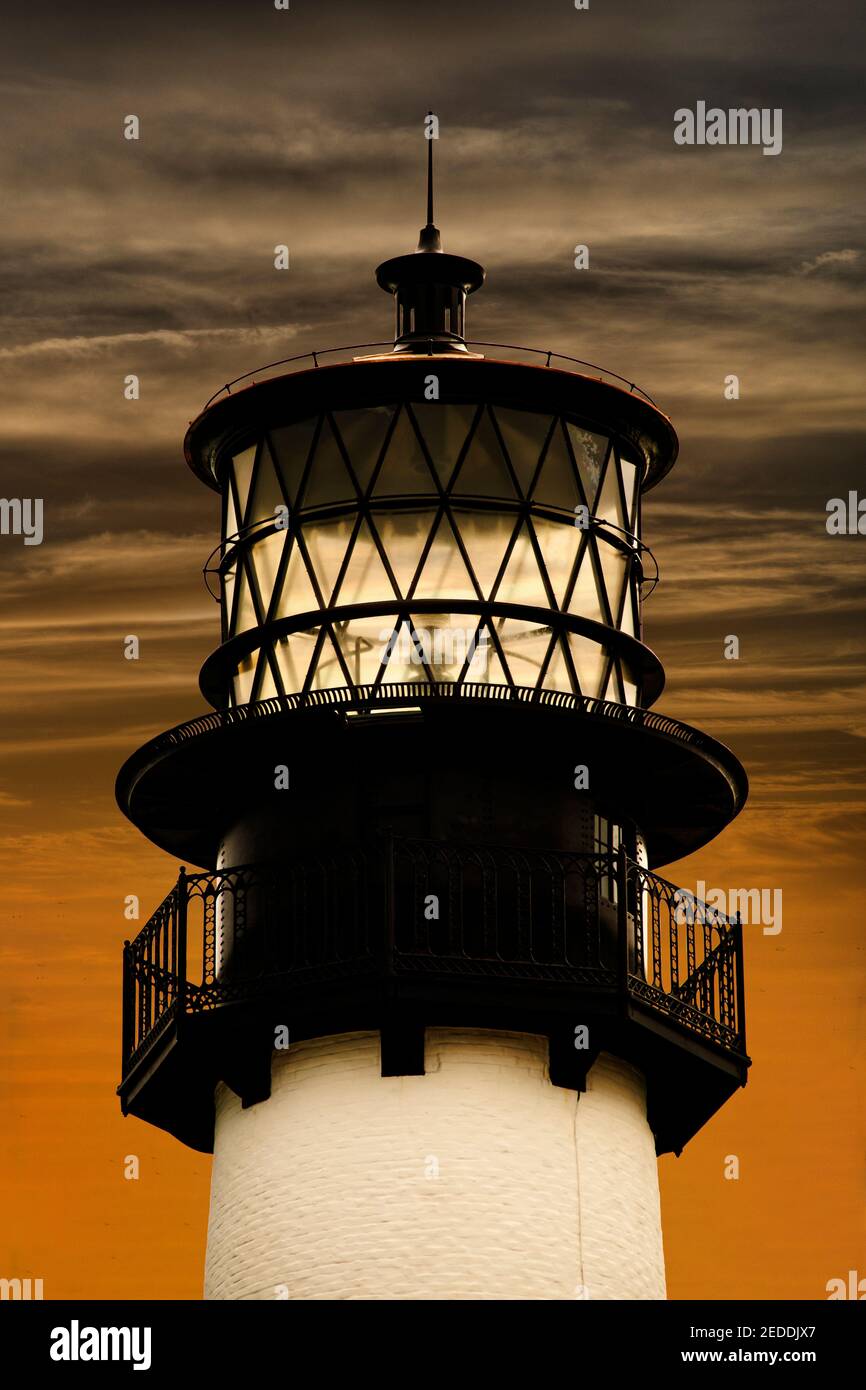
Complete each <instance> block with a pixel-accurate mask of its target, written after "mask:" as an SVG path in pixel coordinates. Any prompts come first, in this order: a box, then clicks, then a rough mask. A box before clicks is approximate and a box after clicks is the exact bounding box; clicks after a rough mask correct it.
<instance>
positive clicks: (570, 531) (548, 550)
mask: <svg viewBox="0 0 866 1390" xmlns="http://www.w3.org/2000/svg"><path fill="white" fill-rule="evenodd" d="M532 524H533V526H534V527H535V534H536V536H537V537H538V544H539V547H540V549H541V553H542V555H543V556H544V564H545V567H546V569H547V577H548V579H549V580H550V583H551V585H552V587H553V592H554V594H555V595H556V600H557V602H558V603H559V604H561V603H562V602H563V600H564V598H565V593H566V589H567V588H568V581H569V580H570V579H571V571H572V567H573V565H574V561H575V557H576V555H577V552H578V549H579V547H580V542H581V540H582V538H583V535H584V532H582V531H581V530H580V528H579V527H578V526H575V525H574V523H573V522H558V521H545V520H544V518H543V517H538V516H534V517H533V518H532Z"/></svg>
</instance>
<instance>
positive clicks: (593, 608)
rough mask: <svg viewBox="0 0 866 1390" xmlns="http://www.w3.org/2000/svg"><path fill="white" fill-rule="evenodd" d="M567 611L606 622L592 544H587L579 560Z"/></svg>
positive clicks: (595, 620)
mask: <svg viewBox="0 0 866 1390" xmlns="http://www.w3.org/2000/svg"><path fill="white" fill-rule="evenodd" d="M568 611H569V613H579V614H580V615H581V617H583V618H592V620H593V622H596V623H606V622H607V617H606V615H605V613H604V610H603V609H602V605H601V599H600V598H599V592H598V580H597V577H596V570H595V564H594V562H593V546H592V544H591V543H589V544H587V546H586V548H585V549H584V552H583V555H582V556H581V560H580V568H579V569H578V571H577V578H576V579H575V581H574V588H573V589H572V591H571V597H570V598H569V600H568Z"/></svg>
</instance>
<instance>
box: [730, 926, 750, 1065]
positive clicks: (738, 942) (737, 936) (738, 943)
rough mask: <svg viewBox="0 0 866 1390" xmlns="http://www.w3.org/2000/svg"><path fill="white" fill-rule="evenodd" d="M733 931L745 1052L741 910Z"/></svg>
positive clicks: (739, 1029)
mask: <svg viewBox="0 0 866 1390" xmlns="http://www.w3.org/2000/svg"><path fill="white" fill-rule="evenodd" d="M733 931H734V952H735V954H736V976H737V1002H736V1008H737V1036H738V1037H739V1040H740V1047H741V1048H742V1050H743V1052H746V1051H747V1048H746V974H745V969H744V963H743V922H742V918H741V917H740V914H739V912H738V913H737V918H736V921H735V922H734V923H733Z"/></svg>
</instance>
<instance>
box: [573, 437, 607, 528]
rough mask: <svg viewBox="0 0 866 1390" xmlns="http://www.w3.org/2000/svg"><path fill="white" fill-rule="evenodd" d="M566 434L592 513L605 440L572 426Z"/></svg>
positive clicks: (604, 449)
mask: <svg viewBox="0 0 866 1390" xmlns="http://www.w3.org/2000/svg"><path fill="white" fill-rule="evenodd" d="M568 434H569V438H570V439H571V447H572V451H573V453H574V458H575V462H576V463H577V469H578V472H579V473H580V480H581V482H582V483H583V489H584V492H585V493H586V500H587V503H588V505H589V510H590V511H593V510H594V504H595V495H596V493H597V491H598V480H599V478H600V477H601V470H602V465H603V464H604V457H605V454H606V453H607V440H606V439H605V438H604V436H603V435H601V434H591V433H590V431H589V430H582V429H580V428H579V426H578V425H572V424H569V426H568Z"/></svg>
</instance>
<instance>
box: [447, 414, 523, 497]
mask: <svg viewBox="0 0 866 1390" xmlns="http://www.w3.org/2000/svg"><path fill="white" fill-rule="evenodd" d="M451 491H452V492H454V493H472V495H473V496H476V497H508V498H514V497H516V496H517V494H516V492H515V491H514V484H513V483H512V481H511V474H510V473H509V471H508V465H507V463H506V462H505V457H504V455H503V453H502V449H501V448H500V446H499V440H498V439H497V437H496V432H495V430H494V428H493V426H492V424H491V423H490V417H489V415H488V414H487V411H486V410H484V411H482V413H481V418H480V420H479V421H478V425H477V427H476V430H475V433H474V434H473V436H472V442H471V444H470V445H469V448H468V449H467V451H466V457H465V458H464V460H463V462H462V463H461V465H460V472H459V473H458V474H457V477H456V478H455V480H454V482H453V484H452V486H451Z"/></svg>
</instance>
